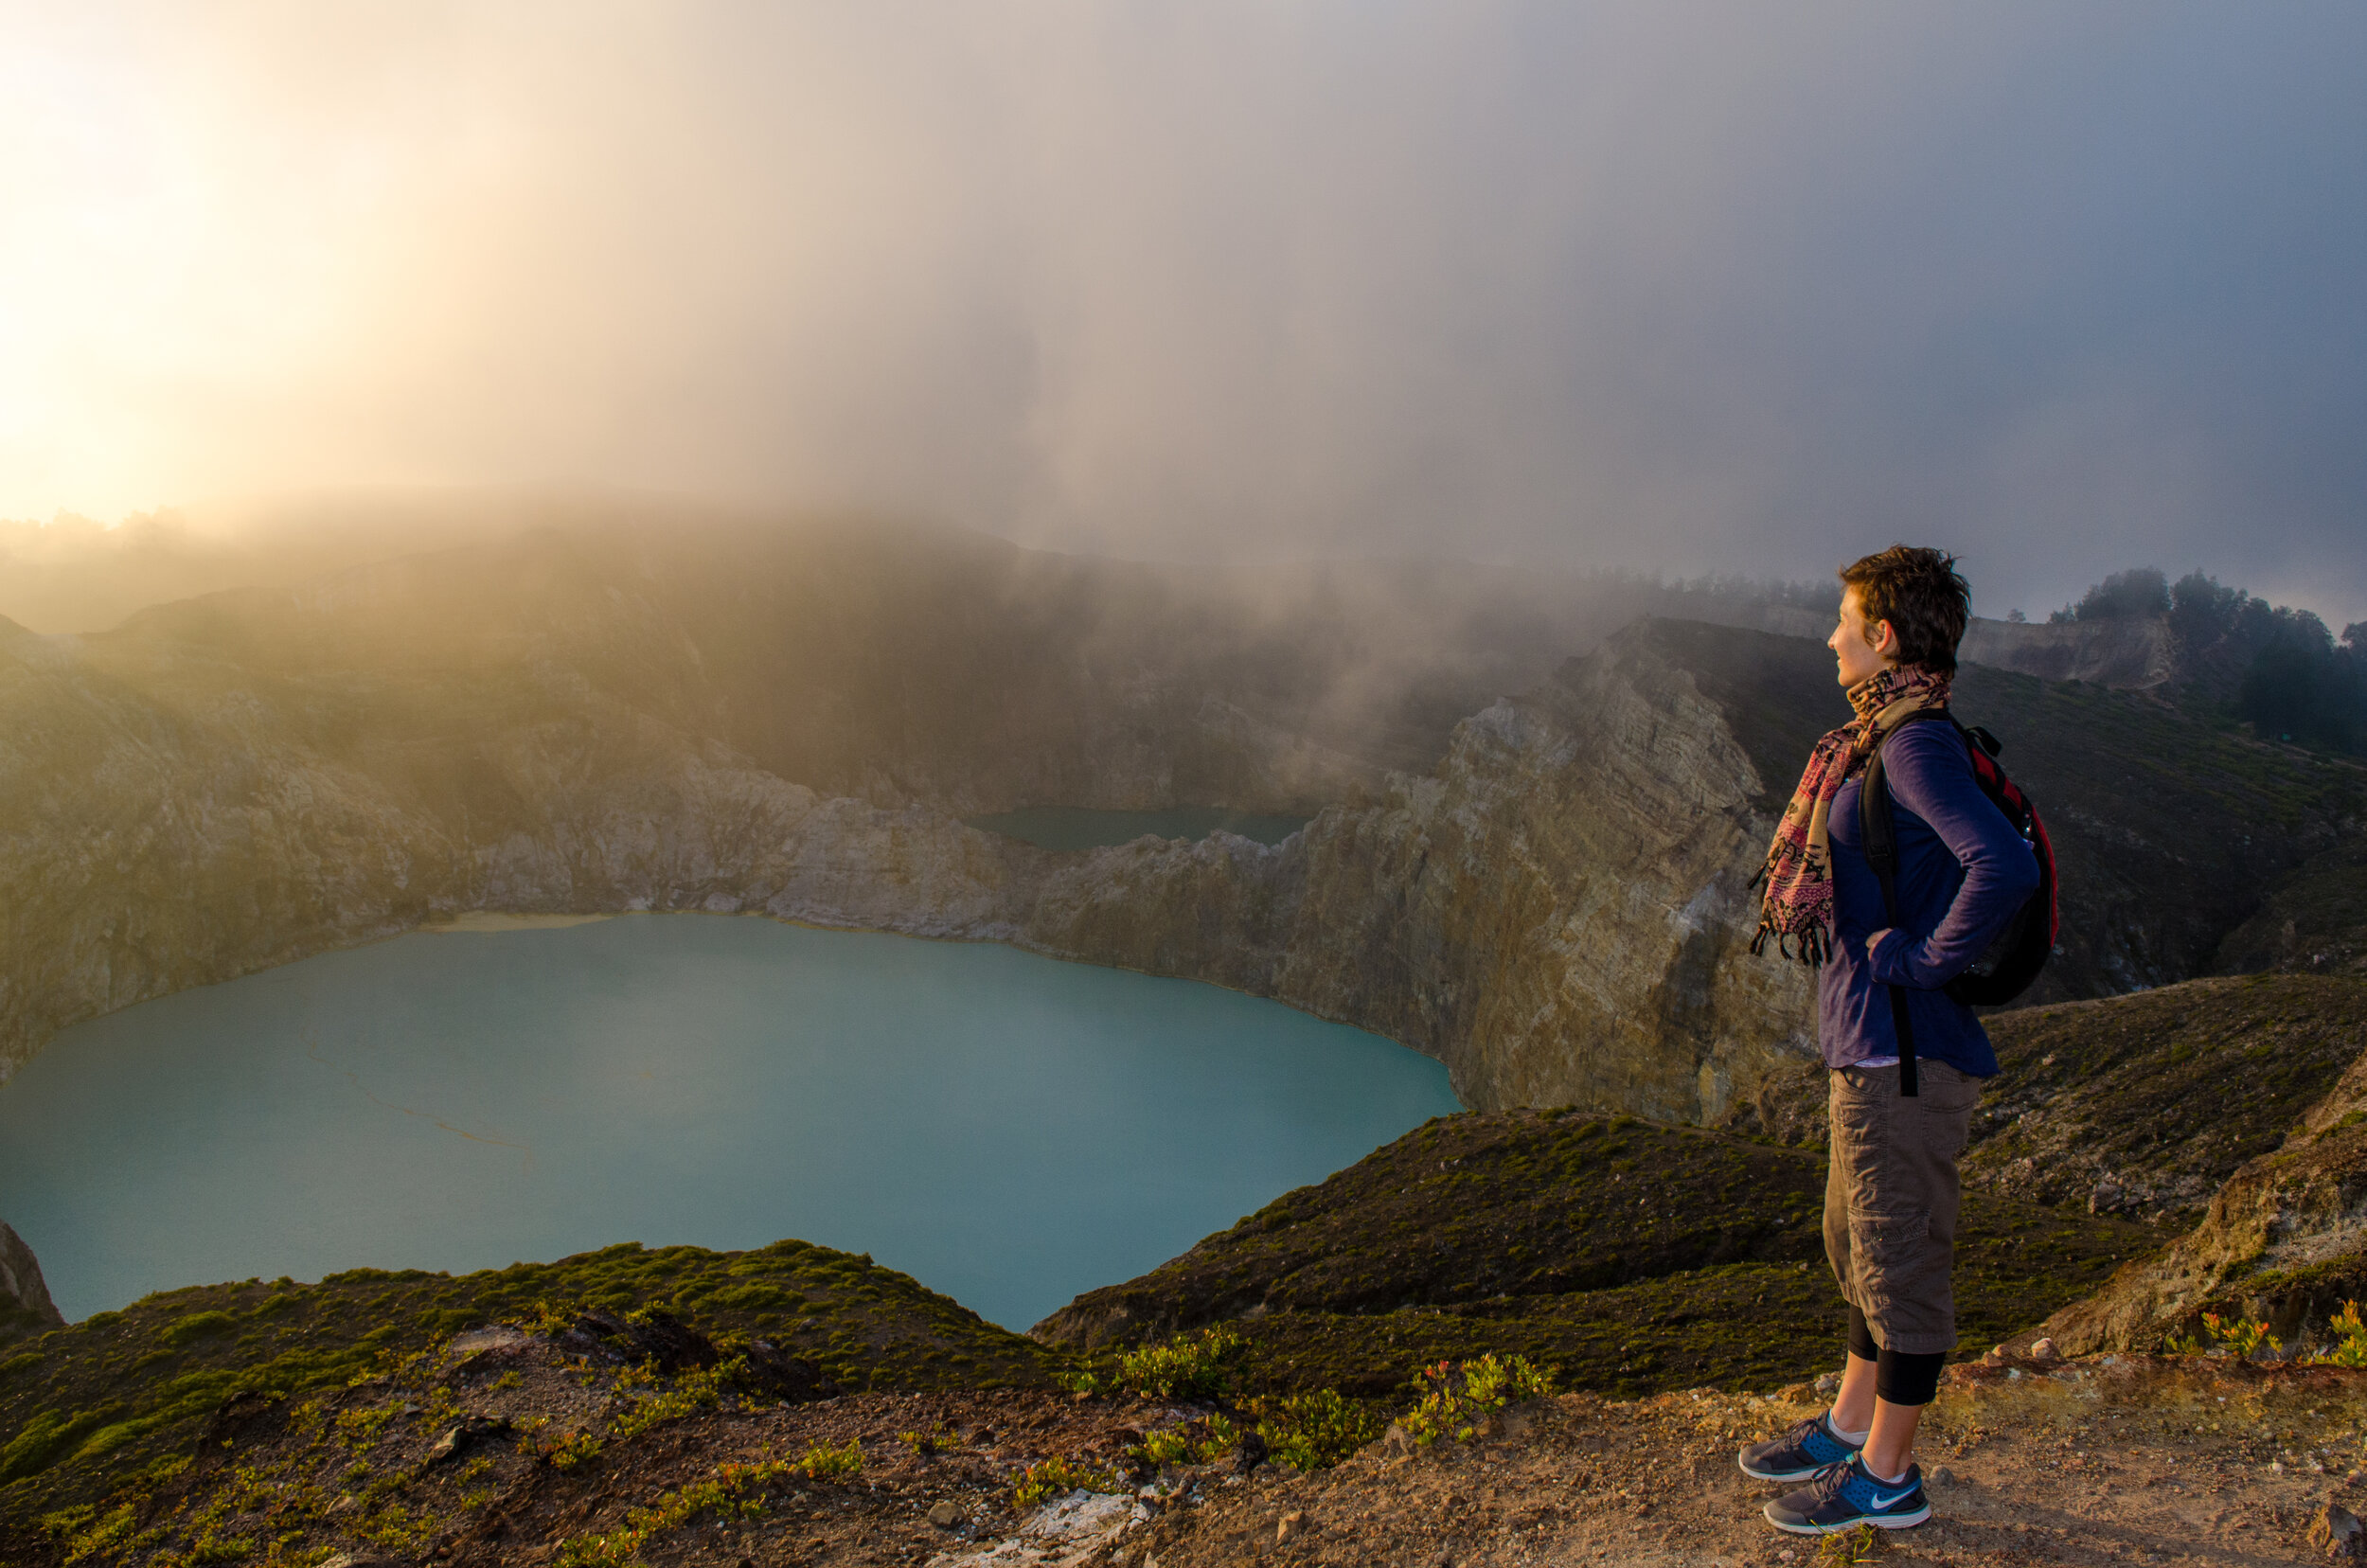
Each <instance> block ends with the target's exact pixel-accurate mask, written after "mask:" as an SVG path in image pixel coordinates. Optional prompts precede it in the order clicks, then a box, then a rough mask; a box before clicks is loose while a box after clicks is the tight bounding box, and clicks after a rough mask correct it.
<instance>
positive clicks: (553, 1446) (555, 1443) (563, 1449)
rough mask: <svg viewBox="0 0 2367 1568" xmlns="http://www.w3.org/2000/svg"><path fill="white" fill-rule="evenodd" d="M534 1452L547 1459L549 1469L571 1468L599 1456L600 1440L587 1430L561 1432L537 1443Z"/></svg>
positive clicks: (586, 1463)
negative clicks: (543, 1441)
mask: <svg viewBox="0 0 2367 1568" xmlns="http://www.w3.org/2000/svg"><path fill="white" fill-rule="evenodd" d="M535 1452H536V1454H537V1456H538V1457H540V1458H543V1459H546V1460H548V1461H549V1462H550V1467H551V1469H553V1470H574V1469H576V1468H577V1467H578V1465H588V1464H590V1463H591V1462H592V1461H593V1460H595V1459H597V1458H598V1457H599V1456H600V1440H599V1439H598V1438H597V1437H595V1436H593V1435H592V1434H590V1433H589V1432H562V1433H561V1434H559V1435H558V1436H557V1437H554V1438H552V1439H551V1440H550V1441H549V1442H546V1443H542V1444H539V1445H537V1447H536V1449H535Z"/></svg>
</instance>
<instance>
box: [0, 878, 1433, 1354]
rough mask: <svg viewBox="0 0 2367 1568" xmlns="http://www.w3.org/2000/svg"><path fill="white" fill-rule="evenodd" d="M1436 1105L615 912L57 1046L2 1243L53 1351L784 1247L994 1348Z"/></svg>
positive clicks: (1124, 980) (1215, 1034)
mask: <svg viewBox="0 0 2367 1568" xmlns="http://www.w3.org/2000/svg"><path fill="white" fill-rule="evenodd" d="M1454 1109H1456V1105H1455V1101H1454V1098H1453V1096H1452V1095H1451V1094H1450V1091H1449V1090H1448V1087H1447V1078H1446V1072H1445V1069H1444V1068H1443V1067H1442V1066H1441V1065H1440V1064H1439V1063H1437V1062H1435V1061H1433V1060H1430V1059H1428V1058H1426V1057H1422V1056H1418V1055H1416V1054H1415V1053H1414V1052H1412V1051H1409V1050H1406V1049H1404V1048H1403V1047H1401V1046H1398V1045H1396V1044H1394V1043H1392V1042H1388V1041H1385V1040H1382V1039H1380V1038H1379V1037H1378V1036H1375V1035H1370V1034H1366V1033H1364V1032H1362V1031H1361V1030H1357V1029H1351V1028H1348V1027H1345V1026H1344V1025H1336V1024H1326V1023H1324V1022H1322V1021H1320V1020H1318V1019H1315V1018H1311V1017H1308V1015H1306V1014H1304V1013H1300V1012H1296V1011H1293V1010H1291V1009H1290V1008H1288V1007H1283V1006H1281V1005H1280V1004H1278V1003H1273V1002H1267V1001H1262V1000H1259V999H1257V998H1255V997H1248V996H1242V995H1239V994H1237V993H1236V992H1232V991H1227V990H1223V989H1219V988H1217V987H1213V986H1205V985H1199V984H1195V983H1193V982H1190V981H1182V980H1160V979H1152V978H1150V977H1148V976H1145V975H1140V974H1131V973H1126V972H1123V971H1115V970H1105V969H1095V968H1090V967H1087V966H1084V965H1077V964H1063V963H1059V962H1056V961H1054V960H1051V959H1048V958H1041V957H1038V956H1036V955H1034V954H1031V953H1021V952H1018V951H1016V950H1014V949H1011V948H1005V947H996V946H990V945H980V944H965V943H952V942H928V941H919V940H915V939H912V938H908V937H899V936H885V935H871V934H863V933H849V932H830V931H815V930H810V929H807V928H803V927H796V926H790V925H783V924H780V923H778V922H775V921H771V920H764V919H750V918H721V917H703V916H685V915H675V916H637V917H626V918H617V919H611V920H603V921H599V922H597V923H593V924H583V925H577V926H573V927H569V928H564V929H524V930H506V931H504V930H494V931H471V932H464V933H459V934H450V935H428V934H424V933H422V934H416V935H409V936H404V937H401V938H400V939H398V940H395V941H390V942H383V943H379V944H377V945H375V946H371V947H365V948H359V949H355V950H353V951H351V952H347V953H329V954H325V955H323V956H321V957H317V958H311V959H307V960H305V961H304V962H302V963H297V964H291V965H288V966H286V967H284V968H280V969H276V970H271V971H265V972H263V973H261V974H256V975H250V976H248V977H246V978H244V979H241V980H235V981H231V982H229V983H228V984H225V985H221V986H213V987H207V988H205V989H199V990H192V991H184V992H182V993H180V994H178V995H175V996H169V997H166V998H163V999H162V1000H160V1001H156V1002H151V1003H147V1004H144V1005H142V1006H140V1007H132V1008H128V1009H126V1010H125V1011H123V1012H119V1013H116V1014H113V1015H111V1016H109V1017H106V1018H102V1019H98V1020H96V1021H94V1022H92V1023H89V1024H84V1025H79V1026H77V1027H75V1028H73V1029H70V1030H68V1031H66V1032H65V1033H63V1034H62V1035H60V1036H59V1037H58V1038H57V1039H56V1040H55V1041H53V1042H51V1043H50V1045H49V1046H48V1048H47V1049H46V1050H44V1052H43V1053H42V1054H41V1055H40V1056H38V1057H36V1058H35V1059H34V1060H32V1061H31V1062H29V1063H28V1064H27V1066H26V1067H25V1068H24V1069H23V1070H21V1071H20V1072H19V1073H18V1074H17V1076H16V1077H15V1078H14V1079H13V1080H12V1081H11V1082H9V1084H8V1085H7V1086H6V1087H5V1088H0V1217H5V1218H7V1219H8V1220H9V1222H10V1223H12V1224H14V1225H15V1226H16V1228H17V1229H18V1230H19V1231H20V1232H21V1233H22V1234H23V1235H24V1237H25V1238H26V1240H27V1242H29V1243H30V1244H31V1246H32V1247H33V1249H34V1251H35V1253H36V1254H38V1255H39V1256H40V1258H41V1261H42V1267H43V1270H44V1274H46V1275H47V1278H48V1282H49V1286H50V1289H51V1291H52V1292H53V1293H54V1294H55V1295H56V1297H57V1300H58V1304H59V1306H60V1308H61V1309H62V1310H64V1311H65V1313H66V1314H67V1316H69V1317H73V1318H79V1317H81V1316H84V1315H86V1314H88V1313H90V1312H93V1311H97V1310H101V1309H105V1308H114V1307H120V1306H122V1305H124V1304H125V1303H126V1302H129V1301H131V1300H133V1299H134V1298H135V1297H137V1296H139V1295H141V1294H144V1293H145V1292H150V1291H152V1290H158V1289H162V1288H166V1287H169V1286H176V1285H187V1284H198V1283H206V1282H212V1281H217V1280H222V1279H234V1278H245V1277H249V1276H258V1277H262V1278H267V1279H268V1278H273V1277H276V1276H277V1275H280V1274H289V1275H293V1276H295V1277H297V1278H303V1279H311V1278H317V1277H318V1276H319V1275H321V1274H324V1273H329V1272H331V1271H334V1270H338V1269H344V1268H351V1267H355V1266H359V1265H365V1264H366V1265H371V1266H374V1267H379V1268H424V1269H450V1270H454V1271H458V1270H467V1269H475V1268H488V1267H498V1266H501V1265H504V1264H507V1263H511V1262H515V1261H518V1260H521V1259H533V1260H543V1259H549V1258H554V1257H560V1256H565V1255H567V1254H570V1253H575V1252H580V1251H584V1250H587V1249H590V1248H594V1247H600V1246H605V1245H608V1244H609V1243H611V1242H616V1241H641V1242H644V1243H646V1244H648V1245H650V1246H659V1245H666V1244H669V1243H675V1242H690V1243H694V1244H697V1245H701V1246H706V1247H717V1248H732V1247H754V1246H761V1245H763V1244H764V1243H766V1242H769V1241H774V1240H776V1239H778V1238H782V1237H790V1236H793V1237H800V1238H805V1239H807V1240H810V1241H818V1242H821V1243H824V1244H826V1245H828V1246H834V1247H842V1248H845V1249H846V1250H847V1251H850V1252H868V1253H870V1254H871V1255H872V1256H874V1257H876V1258H877V1259H878V1260H879V1261H881V1262H882V1263H885V1264H887V1265H889V1266H891V1267H894V1268H898V1269H901V1270H904V1271H905V1272H907V1273H909V1274H914V1275H916V1276H917V1277H918V1278H919V1279H920V1280H921V1281H922V1282H923V1283H925V1284H927V1285H930V1286H932V1287H933V1288H934V1289H936V1290H940V1291H944V1292H948V1293H949V1294H951V1295H953V1296H954V1297H956V1298H957V1299H959V1300H961V1301H962V1302H963V1303H965V1304H966V1305H968V1306H970V1307H972V1308H974V1309H975V1310H978V1311H979V1312H980V1313H982V1314H983V1315H985V1316H987V1317H988V1318H990V1319H992V1320H994V1321H996V1322H999V1323H1003V1324H1006V1325H1009V1326H1012V1327H1025V1326H1026V1325H1028V1324H1030V1323H1033V1322H1035V1321H1036V1320H1037V1319H1039V1318H1041V1316H1043V1315H1044V1314H1045V1313H1046V1312H1049V1311H1051V1310H1053V1309H1055V1308H1057V1307H1059V1306H1061V1305H1062V1304H1064V1303H1065V1302H1067V1301H1068V1300H1069V1299H1070V1298H1071V1297H1072V1296H1074V1295H1076V1294H1077V1292H1081V1291H1085V1290H1090V1289H1092V1288H1093V1287H1095V1286H1097V1285H1105V1284H1111V1283H1114V1282H1115V1281H1118V1280H1121V1279H1126V1278H1130V1277H1131V1276H1133V1275H1135V1274H1140V1273H1142V1272H1143V1271H1145V1270H1146V1269H1148V1268H1151V1267H1153V1266H1155V1265H1157V1264H1158V1263H1160V1262H1162V1261H1163V1260H1165V1259H1166V1258H1168V1257H1170V1256H1174V1255H1175V1254H1177V1253H1179V1252H1182V1251H1183V1250H1184V1249H1185V1248H1186V1247H1188V1246H1190V1245H1191V1244H1192V1243H1193V1242H1194V1241H1196V1240H1198V1239H1199V1238H1201V1237H1202V1236H1204V1235H1206V1234H1207V1233H1209V1232H1210V1231H1212V1230H1217V1229H1219V1228H1221V1227H1223V1226H1225V1225H1229V1224H1231V1223H1232V1222H1233V1221H1235V1220H1236V1219H1237V1218H1238V1217H1240V1216H1241V1215H1243V1214H1246V1213H1248V1212H1250V1211H1251V1210H1253V1209H1255V1208H1256V1207H1258V1206H1259V1205H1261V1204H1263V1203H1267V1202H1268V1201H1270V1200H1271V1199H1272V1198H1274V1197H1275V1196H1277V1195H1279V1194H1280V1193H1282V1192H1284V1191H1287V1190H1288V1189H1290V1187H1293V1186H1297V1185H1303V1184H1306V1183H1308V1182H1312V1181H1317V1180H1320V1179H1321V1178H1322V1177H1324V1176H1326V1175H1327V1174H1328V1173H1330V1172H1331V1171H1333V1170H1336V1169H1339V1168H1340V1167H1344V1166H1346V1165H1348V1164H1351V1163H1353V1162H1354V1161H1356V1160H1358V1159H1360V1158H1361V1157H1362V1156H1363V1155H1364V1154H1366V1153H1368V1152H1369V1151H1370V1150H1371V1149H1374V1148H1375V1147H1376V1146H1378V1145H1379V1144H1381V1143H1384V1142H1386V1141H1388V1140H1389V1139H1391V1138H1394V1137H1396V1136H1397V1134H1399V1133H1401V1132H1403V1131H1406V1130H1407V1129H1409V1128H1411V1127H1414V1126H1415V1125H1417V1124H1419V1123H1420V1122H1421V1121H1422V1120H1424V1119H1425V1118H1427V1117H1429V1116H1433V1115H1437V1114H1444V1113H1447V1112H1450V1111H1453V1110H1454Z"/></svg>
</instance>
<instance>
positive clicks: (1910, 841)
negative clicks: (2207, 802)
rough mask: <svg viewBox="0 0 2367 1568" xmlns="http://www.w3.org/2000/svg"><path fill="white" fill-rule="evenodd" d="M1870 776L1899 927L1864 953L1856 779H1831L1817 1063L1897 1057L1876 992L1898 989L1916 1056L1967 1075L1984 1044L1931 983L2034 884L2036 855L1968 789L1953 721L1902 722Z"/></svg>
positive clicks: (1972, 784)
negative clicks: (1829, 885)
mask: <svg viewBox="0 0 2367 1568" xmlns="http://www.w3.org/2000/svg"><path fill="white" fill-rule="evenodd" d="M1882 773H1883V776H1884V777H1885V778H1886V779H1888V781H1889V787H1890V795H1891V822H1892V827H1893V830H1894V831H1895V834H1896V835H1897V839H1898V869H1897V883H1898V916H1899V918H1898V924H1897V927H1896V928H1895V929H1892V930H1888V931H1887V932H1886V933H1885V935H1883V937H1882V940H1881V942H1880V943H1879V944H1878V946H1877V947H1876V948H1875V950H1874V953H1873V955H1872V956H1871V957H1869V956H1868V955H1867V953H1866V938H1867V937H1869V936H1871V935H1874V934H1875V933H1876V932H1878V931H1884V930H1885V928H1886V927H1889V926H1890V924H1891V922H1890V920H1889V919H1888V918H1886V917H1885V915H1884V913H1883V909H1882V884H1881V882H1879V881H1878V880H1877V879H1876V877H1875V875H1874V868H1873V867H1872V866H1871V865H1869V864H1867V863H1866V858H1865V841H1864V835H1863V833H1862V832H1861V831H1860V826H1859V821H1858V797H1859V795H1860V793H1861V788H1860V787H1861V786H1862V784H1863V783H1864V779H1865V775H1863V774H1860V775H1858V776H1857V777H1855V778H1852V779H1851V780H1850V781H1849V782H1848V783H1846V784H1844V785H1842V788H1841V793H1839V794H1837V795H1836V796H1835V797H1834V799H1833V805H1832V809H1831V811H1829V812H1828V813H1827V814H1826V817H1825V836H1826V839H1827V841H1828V842H1829V843H1830V844H1831V846H1832V851H1833V916H1834V922H1833V923H1834V937H1835V940H1834V943H1833V955H1832V957H1831V958H1829V959H1827V960H1826V961H1825V964H1824V971H1823V975H1822V979H1821V982H1820V987H1819V991H1818V997H1817V1039H1818V1042H1819V1043H1820V1044H1821V1045H1822V1046H1823V1048H1824V1064H1825V1065H1826V1066H1828V1067H1850V1066H1855V1065H1856V1064H1858V1063H1859V1062H1861V1061H1864V1060H1869V1059H1879V1058H1883V1057H1895V1056H1896V1055H1897V1054H1898V1031H1897V1030H1896V1028H1895V1026H1894V1025H1892V1022H1891V1002H1890V996H1889V993H1888V989H1887V988H1888V987H1889V986H1891V985H1897V986H1900V987H1902V988H1904V989H1905V994H1906V999H1907V1016H1908V1020H1909V1025H1910V1026H1911V1027H1912V1028H1913V1031H1914V1038H1915V1056H1916V1058H1917V1059H1918V1060H1938V1061H1945V1062H1947V1063H1948V1064H1949V1066H1951V1067H1954V1068H1957V1069H1959V1070H1960V1071H1963V1072H1966V1073H1969V1074H1971V1075H1972V1076H1973V1077H1975V1078H1988V1077H1990V1076H1992V1075H1994V1074H1995V1073H1996V1072H1997V1053H1996V1052H1994V1051H1992V1050H1990V1049H1989V1037H1988V1033H1987V1031H1985V1030H1984V1029H1983V1028H1982V1027H1981V1021H1980V1020H1979V1019H1977V1018H1975V1017H1974V1016H1973V1012H1972V1009H1971V1008H1970V1007H1966V1006H1965V1005H1964V1004H1963V1003H1961V1002H1958V1001H1957V1000H1955V999H1954V998H1953V997H1951V996H1949V994H1948V993H1947V992H1946V991H1944V990H1942V989H1940V988H1941V987H1943V986H1945V985H1947V984H1948V983H1949V981H1950V980H1952V979H1954V978H1955V977H1956V976H1957V975H1958V974H1960V973H1962V972H1963V971H1965V970H1966V969H1967V967H1969V966H1970V965H1971V963H1972V961H1973V960H1974V959H1976V958H1978V957H1980V956H1981V954H1982V953H1983V952H1984V950H1985V949H1986V948H1987V947H1988V945H1989V943H1990V942H1991V941H1992V940H1993V939H1994V938H1995V937H1996V936H1997V935H1998V933H1999V932H2000V931H2002V930H2003V929H2004V926H2005V923H2006V922H2007V921H2008V920H2010V919H2011V918H2013V915H2014V911H2016V910H2017V909H2020V907H2021V906H2022V903H2023V902H2024V900H2027V899H2028V898H2029V897H2030V895H2031V894H2032V893H2033V892H2034V891H2036V890H2037V888H2038V858H2037V857H2036V856H2035V855H2034V854H2032V852H2031V849H2030V846H2028V845H2027V844H2025V843H2023V842H2022V838H2021V835H2020V833H2017V832H2016V831H2014V829H2013V825H2012V824H2011V823H2009V822H2007V821H2006V820H2005V814H2004V813H2003V812H2002V811H1999V810H1998V809H1997V806H1996V804H1995V803H1994V802H1992V801H1991V800H1990V799H1989V797H1988V796H1987V795H1985V794H1984V793H1982V791H1981V784H1980V781H1979V780H1978V779H1976V778H1975V777H1974V776H1973V773H1972V759H1971V757H1969V756H1968V755H1967V753H1966V750H1965V738H1964V737H1963V735H1961V734H1960V733H1958V731H1957V729H1956V726H1955V725H1953V724H1948V723H1938V722H1923V723H1913V724H1907V725H1905V726H1903V727H1901V728H1900V729H1899V730H1898V731H1897V732H1896V733H1895V734H1894V735H1892V736H1891V738H1890V739H1888V740H1887V741H1886V742H1884V744H1883V747H1882Z"/></svg>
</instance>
